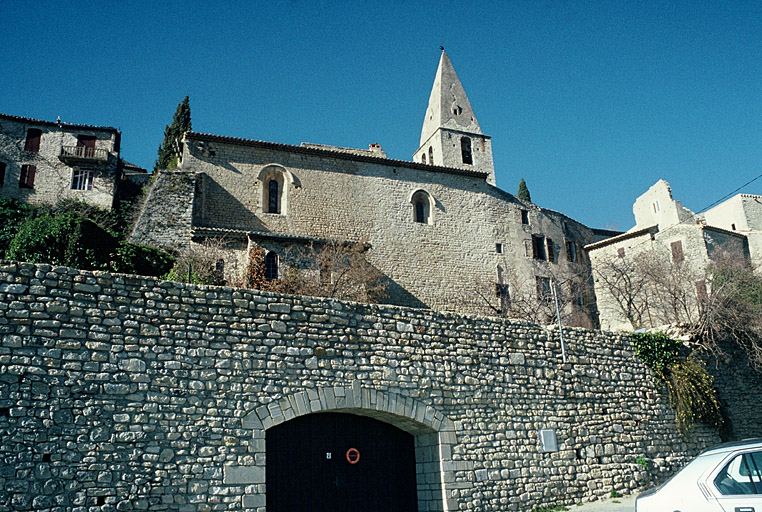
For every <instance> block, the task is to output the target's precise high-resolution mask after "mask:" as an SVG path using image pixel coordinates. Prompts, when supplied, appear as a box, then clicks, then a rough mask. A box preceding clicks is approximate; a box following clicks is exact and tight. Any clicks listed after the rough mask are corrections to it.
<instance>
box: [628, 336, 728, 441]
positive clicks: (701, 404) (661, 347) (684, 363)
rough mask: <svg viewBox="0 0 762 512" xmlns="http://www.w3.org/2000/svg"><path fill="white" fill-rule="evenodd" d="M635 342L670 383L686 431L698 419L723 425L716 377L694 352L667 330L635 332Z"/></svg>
mask: <svg viewBox="0 0 762 512" xmlns="http://www.w3.org/2000/svg"><path fill="white" fill-rule="evenodd" d="M632 343H633V346H634V347H635V353H636V355H637V356H638V358H640V360H641V361H643V363H644V364H645V365H646V366H647V367H648V368H649V369H650V370H651V372H652V373H653V374H654V376H655V377H656V379H657V381H658V382H660V383H663V384H665V385H666V386H667V390H668V391H669V401H670V404H671V405H672V408H673V409H674V410H675V417H676V421H677V426H678V428H679V429H680V431H682V432H686V431H687V430H689V429H690V428H691V427H692V426H693V425H694V424H695V423H696V422H701V423H703V424H705V425H707V426H710V427H712V428H715V429H717V430H719V429H720V428H721V427H722V423H723V420H722V414H721V412H720V402H719V399H718V398H717V392H716V391H715V389H714V386H713V385H712V377H711V376H710V375H709V374H708V373H707V372H706V368H705V367H704V364H703V363H702V362H701V361H700V360H699V359H698V358H697V357H696V355H695V354H694V353H686V351H687V349H686V348H685V347H684V346H683V344H682V343H680V342H679V341H676V340H673V339H672V338H670V337H669V336H667V335H666V334H663V333H651V332H644V333H635V334H633V336H632Z"/></svg>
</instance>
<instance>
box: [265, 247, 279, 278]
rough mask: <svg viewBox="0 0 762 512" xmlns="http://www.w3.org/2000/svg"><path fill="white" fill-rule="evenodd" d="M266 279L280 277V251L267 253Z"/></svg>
mask: <svg viewBox="0 0 762 512" xmlns="http://www.w3.org/2000/svg"><path fill="white" fill-rule="evenodd" d="M265 279H269V280H273V279H278V253H276V252H274V251H270V252H268V253H267V254H266V255H265Z"/></svg>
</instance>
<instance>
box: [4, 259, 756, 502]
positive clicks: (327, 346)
mask: <svg viewBox="0 0 762 512" xmlns="http://www.w3.org/2000/svg"><path fill="white" fill-rule="evenodd" d="M557 334H558V333H557V331H552V330H551V331H546V330H544V329H542V328H540V327H538V326H536V325H533V324H528V323H525V322H520V321H505V320H504V321H499V320H493V319H487V318H481V317H473V316H458V315H454V314H447V313H433V312H429V311H420V310H410V309H405V308H398V307H391V306H384V307H381V306H369V305H361V304H354V303H342V302H338V301H332V300H327V299H314V298H304V297H295V296H278V295H273V294H267V293H262V292H257V291H252V290H244V289H232V288H223V287H205V286H193V285H184V284H179V283H173V282H162V281H158V280H155V279H151V278H141V277H135V276H126V275H118V274H115V275H111V274H107V273H98V272H95V273H93V272H84V271H78V270H74V269H70V268H64V267H51V266H50V265H33V264H26V263H12V262H0V460H2V465H0V510H46V511H59V510H72V511H77V512H81V511H85V510H88V511H92V510H103V511H106V510H117V511H127V510H173V511H211V510H243V509H255V510H258V511H260V512H263V511H265V510H266V502H267V497H266V492H265V489H266V481H265V467H266V459H265V445H266V440H267V430H268V429H269V428H271V427H273V426H275V425H278V424H280V423H283V422H284V421H287V420H289V419H291V418H293V417H296V416H301V415H304V414H309V413H313V412H317V411H328V410H333V411H343V412H350V413H355V414H361V415H368V416H372V417H375V418H378V419H381V420H383V421H386V422H388V423H391V424H392V425H395V426H397V427H399V428H402V429H404V430H406V431H408V432H410V433H412V434H413V435H414V436H415V445H416V450H415V451H416V467H417V471H418V476H417V481H418V484H417V485H418V498H419V510H421V511H422V512H423V511H427V510H481V511H497V510H501V511H503V510H514V511H521V510H531V509H532V508H533V507H535V506H539V505H551V504H558V503H566V504H571V503H575V502H579V501H586V500H589V499H592V498H594V497H599V496H604V495H608V494H609V493H610V491H611V490H612V489H616V490H618V491H619V492H629V491H632V490H633V489H634V488H635V487H636V486H637V485H639V484H640V483H641V482H642V481H643V480H648V479H649V478H651V477H653V476H654V475H649V474H646V473H645V472H644V470H643V468H642V467H641V466H639V465H638V464H636V463H635V459H636V458H637V457H646V458H648V459H650V460H652V461H654V463H655V466H656V469H655V470H652V471H655V472H656V473H658V472H660V471H667V470H666V469H665V468H666V466H667V463H671V466H670V467H671V468H675V467H678V466H679V465H680V464H682V463H683V462H685V461H686V459H687V457H689V456H692V455H693V454H695V453H696V452H698V451H699V450H700V449H702V448H703V447H705V446H706V445H708V444H711V443H715V442H717V441H718V438H717V436H716V435H714V434H712V433H711V432H709V431H707V430H703V429H701V428H699V429H697V430H696V431H694V432H693V433H692V434H691V435H690V436H688V437H686V438H683V437H681V436H680V435H679V434H678V433H677V432H676V430H675V426H674V415H673V413H672V412H671V409H670V408H669V405H668V400H667V398H666V396H665V394H664V390H662V389H660V388H658V387H654V384H653V383H652V378H651V377H650V376H649V375H648V372H647V370H646V369H645V368H644V367H643V366H642V365H641V364H640V363H639V362H638V361H637V360H636V359H635V358H634V357H633V354H632V351H631V348H630V345H629V343H628V339H627V338H626V337H623V336H619V335H616V334H609V333H601V332H595V331H586V330H581V329H567V330H564V338H565V341H566V344H565V350H566V354H567V357H568V361H567V362H566V363H564V362H562V359H561V346H560V343H559V338H558V335H557ZM754 386H756V384H755V385H754ZM754 386H752V387H751V388H749V387H747V388H743V389H741V390H740V391H739V390H738V389H737V388H736V394H732V395H729V396H728V395H726V396H724V400H725V402H726V404H727V405H728V407H729V409H730V410H733V409H734V405H733V404H734V403H736V401H742V402H743V401H748V400H747V398H748V397H751V396H754V397H757V396H759V393H760V391H762V390H760V389H759V388H758V387H754ZM746 393H748V394H746ZM744 413H748V414H750V415H753V416H757V419H756V421H755V422H751V421H747V422H746V423H744V424H743V425H741V423H737V426H740V428H741V429H742V430H740V431H738V432H737V435H738V436H739V437H745V436H749V435H755V434H756V435H759V433H758V432H752V431H747V430H743V429H747V428H748V429H751V430H754V429H755V428H758V425H760V424H761V423H760V421H759V419H760V418H759V415H760V413H759V411H758V410H749V409H748V408H746V409H745V410H744ZM538 429H555V431H556V432H557V435H558V442H559V450H558V451H557V452H553V453H541V451H540V446H539V442H538Z"/></svg>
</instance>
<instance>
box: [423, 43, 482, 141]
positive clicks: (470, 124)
mask: <svg viewBox="0 0 762 512" xmlns="http://www.w3.org/2000/svg"><path fill="white" fill-rule="evenodd" d="M438 128H450V129H452V130H459V131H463V132H468V133H478V134H482V130H481V128H480V127H479V122H478V121H477V120H476V115H475V114H474V110H473V109H472V108H471V103H470V102H469V101H468V96H466V91H465V89H463V85H462V84H461V83H460V79H458V75H457V73H455V68H453V67H452V62H450V57H448V56H447V53H445V51H444V50H442V56H441V57H440V59H439V67H438V68H437V74H436V77H435V78H434V85H433V87H432V88H431V96H429V106H428V108H427V109H426V117H425V118H424V120H423V129H422V130H421V143H420V145H421V146H423V144H424V143H425V142H426V141H427V140H428V139H429V138H430V137H431V135H432V134H433V133H434V132H435V131H436V130H437V129H438ZM482 135H483V134H482Z"/></svg>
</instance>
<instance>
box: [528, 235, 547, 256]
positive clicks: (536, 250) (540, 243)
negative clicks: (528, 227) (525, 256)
mask: <svg viewBox="0 0 762 512" xmlns="http://www.w3.org/2000/svg"><path fill="white" fill-rule="evenodd" d="M532 257H533V258H534V259H536V260H546V259H548V256H547V254H546V253H545V237H544V236H540V235H532Z"/></svg>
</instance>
